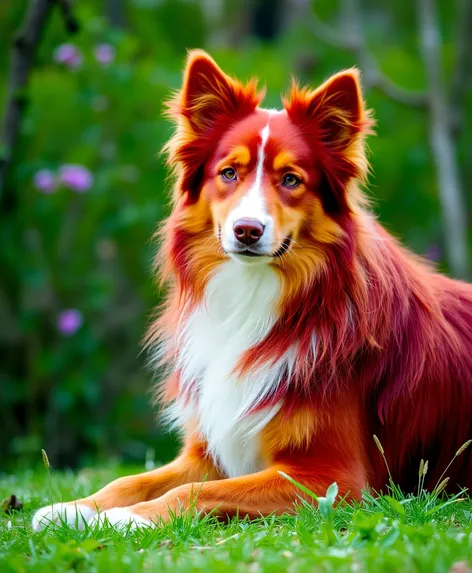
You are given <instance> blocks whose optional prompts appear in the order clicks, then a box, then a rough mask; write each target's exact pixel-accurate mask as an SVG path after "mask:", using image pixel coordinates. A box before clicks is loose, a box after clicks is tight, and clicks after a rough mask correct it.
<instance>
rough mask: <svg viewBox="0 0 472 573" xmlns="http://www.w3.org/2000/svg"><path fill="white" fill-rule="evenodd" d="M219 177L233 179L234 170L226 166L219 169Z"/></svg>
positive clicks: (234, 175) (227, 179) (234, 176)
mask: <svg viewBox="0 0 472 573" xmlns="http://www.w3.org/2000/svg"><path fill="white" fill-rule="evenodd" d="M221 177H223V179H225V180H226V181H234V180H235V179H236V171H235V170H234V169H233V168H232V167H226V169H223V171H221Z"/></svg>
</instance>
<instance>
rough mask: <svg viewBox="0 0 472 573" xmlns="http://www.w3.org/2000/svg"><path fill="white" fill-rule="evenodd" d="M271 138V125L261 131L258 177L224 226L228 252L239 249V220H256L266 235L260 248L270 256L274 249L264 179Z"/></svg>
mask: <svg viewBox="0 0 472 573" xmlns="http://www.w3.org/2000/svg"><path fill="white" fill-rule="evenodd" d="M269 136H270V129H269V123H267V125H266V126H265V127H264V128H263V129H262V130H261V132H260V137H261V143H260V145H259V147H258V150H257V164H256V176H255V178H254V182H253V184H252V185H251V188H250V189H249V190H248V191H247V193H245V195H244V196H243V197H242V198H241V200H240V202H239V203H238V204H237V206H236V207H235V208H234V209H233V210H232V211H231V212H230V213H229V215H228V218H227V219H226V221H225V224H224V226H223V233H222V245H223V248H224V249H225V250H227V251H230V252H231V251H232V250H233V249H234V248H237V247H238V245H237V243H238V241H237V240H236V239H235V237H234V232H233V226H234V223H235V222H236V221H237V220H238V219H245V218H250V219H256V220H257V221H259V222H260V223H261V224H262V225H263V226H264V233H263V235H262V237H261V239H260V240H259V241H258V248H259V249H260V250H261V251H262V252H264V253H266V254H270V252H271V249H272V238H273V227H274V223H273V219H272V217H271V216H270V214H269V212H268V211H267V206H266V201H265V198H264V190H263V178H264V161H265V148H266V144H267V141H268V139H269Z"/></svg>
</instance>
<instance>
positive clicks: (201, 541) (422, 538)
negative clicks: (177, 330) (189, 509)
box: [0, 468, 472, 573]
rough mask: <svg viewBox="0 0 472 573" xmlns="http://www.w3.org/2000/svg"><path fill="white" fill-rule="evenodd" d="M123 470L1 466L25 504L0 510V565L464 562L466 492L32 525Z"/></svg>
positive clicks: (430, 565) (470, 554) (469, 511)
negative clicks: (241, 514)
mask: <svg viewBox="0 0 472 573" xmlns="http://www.w3.org/2000/svg"><path fill="white" fill-rule="evenodd" d="M134 470H135V471H139V468H134ZM125 473H130V469H129V468H126V469H125V468H111V469H107V470H103V471H99V470H93V471H92V470H87V471H81V472H78V473H72V472H52V474H51V483H50V482H49V480H48V475H47V472H46V471H45V470H44V469H40V470H37V471H27V472H22V473H19V474H17V475H2V474H0V497H1V499H4V498H7V497H9V496H10V495H11V494H15V495H16V496H17V497H18V499H19V500H21V502H22V503H23V509H21V510H17V511H14V512H12V513H11V514H9V515H5V514H4V513H2V514H1V517H0V572H1V573H7V572H10V571H14V572H21V571H38V572H40V571H47V572H51V571H72V570H73V571H94V572H95V571H97V572H105V573H117V572H121V571H133V572H134V571H141V570H151V571H174V572H184V571H222V572H225V573H228V571H250V572H258V571H271V572H277V571H290V572H295V571H310V572H311V571H336V572H343V571H349V572H353V571H354V572H362V571H371V572H375V573H381V572H384V571H385V572H387V571H389V572H393V571H399V572H402V573H408V572H410V571H424V572H428V573H432V572H440V571H441V572H442V571H452V572H454V573H466V572H471V571H472V569H470V568H469V566H468V564H467V563H471V564H472V501H471V500H470V499H469V498H467V497H466V496H465V495H461V496H460V497H459V498H456V499H453V498H452V499H451V498H446V497H442V496H441V495H439V496H433V497H431V496H430V495H427V494H424V493H423V494H422V495H420V496H419V497H412V496H402V495H401V494H400V493H399V492H396V493H395V495H394V498H389V497H388V496H387V497H385V496H384V497H374V496H371V495H369V494H366V499H365V501H364V502H362V503H361V504H360V505H358V506H356V507H354V506H352V505H347V504H340V505H338V506H337V507H335V509H334V511H331V508H330V504H329V501H326V500H324V501H323V500H321V505H322V508H321V509H322V512H320V510H319V509H318V508H316V509H314V508H312V507H311V506H307V505H305V506H303V505H300V507H299V510H298V514H297V515H296V516H295V517H291V516H287V517H279V518H275V517H268V518H265V519H260V520H259V521H256V522H252V523H250V522H248V521H246V520H234V521H232V522H231V523H229V524H222V523H217V522H216V521H214V520H213V518H211V517H207V518H205V519H203V520H201V521H198V520H197V519H196V518H195V517H193V516H191V515H187V516H176V517H175V519H174V521H173V522H172V523H170V524H168V525H166V526H164V527H161V528H158V529H152V530H151V529H148V530H146V529H145V530H138V531H132V532H130V531H128V532H127V533H126V532H124V533H122V532H117V531H114V530H112V529H110V528H104V529H101V530H95V531H91V530H89V531H87V530H85V531H75V530H73V529H70V528H68V527H66V526H62V525H60V526H51V527H49V528H48V529H47V530H45V531H43V532H40V533H34V532H32V530H31V527H30V522H31V516H32V513H33V512H34V510H35V509H36V508H38V507H40V506H42V505H45V504H49V503H51V499H52V501H55V502H56V501H61V500H64V501H66V500H70V499H76V498H79V497H82V496H84V495H86V494H88V493H90V492H92V491H93V490H95V489H97V488H98V487H100V486H101V485H103V484H104V483H106V482H108V481H110V480H111V479H113V478H114V477H118V476H119V475H123V474H125ZM3 509H5V506H4V507H3ZM331 521H332V525H330V523H331Z"/></svg>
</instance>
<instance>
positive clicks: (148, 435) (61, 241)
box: [0, 0, 472, 470]
mask: <svg viewBox="0 0 472 573" xmlns="http://www.w3.org/2000/svg"><path fill="white" fill-rule="evenodd" d="M203 4H204V3H200V2H195V1H192V0H134V1H130V2H126V3H124V2H123V3H122V5H123V6H124V22H125V26H124V27H123V28H118V27H115V26H113V25H111V24H110V22H109V21H108V20H107V17H106V14H105V10H104V8H103V6H102V5H101V3H97V2H95V1H94V0H81V2H80V3H79V2H77V3H76V4H75V7H74V13H75V15H76V17H77V19H78V20H79V22H80V32H79V33H78V34H77V35H76V36H74V37H68V36H67V32H66V31H65V29H64V23H63V21H62V19H61V16H60V14H59V13H58V10H54V13H53V16H52V17H51V19H50V21H49V23H48V26H47V29H45V30H44V31H43V38H42V42H41V47H40V49H39V51H38V53H37V55H36V59H35V69H34V72H33V74H32V78H31V83H30V86H29V89H28V93H27V94H26V95H27V102H28V105H27V108H26V110H25V116H24V121H23V124H22V131H21V139H20V142H19V145H18V147H17V149H16V152H15V162H14V165H13V168H12V170H11V172H10V175H9V184H10V185H12V186H13V187H14V190H15V197H16V200H15V201H16V204H15V208H14V209H13V210H12V211H9V212H1V213H0V240H1V249H0V267H1V269H2V271H1V280H0V357H1V361H0V429H1V431H2V440H1V442H0V470H1V469H3V468H4V467H6V466H7V464H9V463H15V464H16V465H18V464H29V463H31V460H32V459H39V455H40V448H41V447H44V448H45V449H46V450H47V451H48V453H49V456H50V458H51V459H52V460H53V462H54V463H56V465H62V464H72V465H74V464H84V463H87V462H89V461H91V460H92V459H96V458H97V457H98V458H102V457H105V456H106V457H109V456H110V455H112V456H116V457H119V458H121V459H123V458H124V459H129V460H142V459H143V458H144V457H145V455H146V451H148V449H149V448H150V447H153V448H155V449H156V452H157V453H156V458H157V459H158V460H162V461H163V460H166V459H168V458H170V457H171V455H172V453H173V449H174V447H175V444H174V442H172V441H169V439H168V438H166V437H165V435H164V434H163V430H162V428H161V427H160V426H159V424H158V423H156V421H155V417H156V413H155V411H153V409H152V407H151V405H150V402H151V400H150V394H149V388H150V386H151V381H152V376H151V374H150V373H148V372H147V371H146V369H145V367H144V366H145V357H144V356H142V355H141V354H140V350H141V346H140V341H141V338H142V335H143V333H144V331H145V328H146V322H147V320H148V317H149V315H150V313H151V310H152V308H153V307H154V306H155V305H156V303H158V298H159V295H158V293H157V290H156V288H155V287H154V284H153V281H152V277H151V263H152V257H153V253H154V250H155V245H154V244H153V242H152V241H151V237H152V235H153V233H154V231H155V229H156V227H157V224H158V222H159V221H160V220H161V219H162V218H163V216H164V215H165V213H166V210H167V208H166V202H167V200H166V197H167V191H168V189H167V188H166V187H167V184H166V175H167V174H166V171H165V168H164V165H163V162H162V159H161V158H160V157H159V156H158V155H157V152H158V151H159V150H160V149H161V147H162V145H163V144H164V142H165V141H166V140H167V139H168V137H169V135H170V129H171V128H170V125H169V124H168V122H167V121H166V120H164V118H163V117H162V108H163V102H164V101H165V99H166V98H167V97H168V96H169V95H170V93H171V90H172V89H175V88H176V87H178V85H179V82H180V78H181V75H180V74H181V68H182V64H183V60H184V57H185V51H186V49H188V48H192V47H204V48H207V49H209V50H210V51H211V52H212V54H213V55H214V57H215V58H216V60H217V61H218V63H219V64H220V65H221V66H222V67H223V69H225V70H226V71H228V72H230V73H232V74H235V75H237V76H238V77H239V78H241V79H247V78H249V77H250V76H252V75H256V76H260V77H261V79H262V81H263V82H265V83H266V84H267V88H268V96H267V98H266V102H265V105H266V106H267V107H279V106H280V96H279V94H280V92H284V91H286V90H287V88H288V86H289V82H290V76H291V75H292V74H294V75H296V76H298V77H299V78H300V79H301V80H302V81H303V82H307V83H312V84H315V85H316V84H317V83H319V82H320V81H322V80H323V79H325V78H326V77H327V76H328V75H329V74H331V73H333V72H335V71H337V70H339V69H341V68H344V67H347V66H351V65H354V64H356V61H355V59H354V57H353V56H352V55H351V54H348V53H346V52H344V51H342V50H339V49H336V48H335V47H330V46H327V45H325V44H324V43H323V42H321V41H319V40H318V39H317V38H316V37H315V36H314V35H313V33H312V31H311V30H310V26H309V22H307V21H300V20H296V19H295V20H291V21H287V22H283V23H282V25H280V26H279V27H278V29H277V30H276V35H275V36H276V37H275V38H272V39H270V40H266V41H262V40H261V39H260V38H258V37H256V35H255V34H254V33H251V30H252V31H253V28H251V25H249V26H246V27H244V26H240V25H239V23H238V22H239V20H238V18H240V11H241V5H242V4H243V3H237V2H233V1H228V2H226V3H223V4H224V9H223V10H222V11H221V13H220V14H219V16H218V18H216V19H215V18H209V17H208V12H205V11H204V10H203V7H202V5H203ZM255 4H257V2H255ZM266 4H267V3H266ZM278 4H280V3H278ZM440 5H441V15H442V25H443V30H442V31H443V34H444V58H445V62H446V65H447V69H448V73H449V72H450V70H451V66H452V62H453V51H454V25H453V24H454V21H453V14H452V13H451V10H450V9H449V7H448V6H449V5H448V3H447V2H446V0H444V1H442V2H441V3H440ZM210 6H211V3H210ZM25 8H26V2H25V1H18V2H16V1H15V3H14V5H13V3H8V2H7V3H2V4H1V5H0V32H1V33H0V101H2V102H3V101H4V97H5V93H6V85H7V74H8V66H9V62H8V59H9V51H10V42H11V38H12V36H13V32H14V30H16V29H17V28H18V25H19V23H20V21H21V19H22V16H23V14H24V10H25ZM365 8H366V11H365V17H366V30H367V33H368V43H369V45H370V46H371V47H372V51H373V52H374V53H375V56H376V58H377V59H378V61H379V63H380V66H381V68H382V70H383V71H384V72H385V73H387V74H388V75H389V76H390V77H391V78H392V79H394V80H395V81H396V82H398V83H399V84H401V85H403V86H405V87H409V88H411V89H415V88H422V87H424V71H423V67H422V64H421V59H420V57H419V54H418V49H417V30H416V24H415V18H414V16H413V15H412V8H411V3H410V2H408V1H407V0H401V1H399V2H396V3H395V4H391V5H389V6H388V8H386V7H384V8H380V7H379V5H378V3H376V2H374V1H373V0H370V2H366V3H365ZM316 9H317V13H318V16H319V17H320V18H322V19H324V20H327V21H333V22H336V11H337V7H336V5H335V3H333V2H330V1H328V0H323V1H319V2H317V3H316ZM210 12H211V10H210ZM224 31H226V32H227V33H226V35H225V36H224V37H225V38H226V40H225V41H223V40H222V39H221V34H222V32H224ZM260 35H263V34H259V36H260ZM219 36H220V37H219ZM218 38H219V39H218ZM65 42H72V43H73V44H74V45H75V46H76V47H77V49H78V50H80V53H81V54H82V57H83V62H82V64H81V65H80V66H79V67H78V68H77V69H75V70H71V69H69V68H68V67H67V66H65V65H60V64H58V63H57V62H56V61H55V60H54V53H55V50H56V48H57V46H59V45H61V44H63V43H65ZM102 43H106V44H110V45H111V46H113V47H114V48H115V50H116V55H115V58H114V60H113V61H112V62H111V63H110V64H109V65H102V64H100V63H99V62H97V60H96V57H95V52H94V50H95V48H96V46H97V45H98V44H102ZM366 98H367V100H368V104H369V106H370V107H371V108H373V109H374V112H375V117H376V118H377V120H378V129H377V133H378V135H377V136H376V137H373V138H371V140H370V147H371V151H372V153H371V159H372V166H373V176H372V178H371V185H370V194H371V196H372V197H373V200H374V205H375V210H376V211H377V213H378V214H379V217H380V219H381V221H382V222H383V223H385V224H386V225H387V227H388V228H389V229H390V230H392V231H393V232H394V233H395V234H397V235H398V236H400V237H401V238H402V239H403V240H404V241H405V242H406V243H407V244H408V245H409V246H411V247H412V248H413V249H414V250H416V251H417V252H420V253H426V252H428V251H431V252H432V253H433V252H434V254H435V256H437V255H438V253H439V254H440V252H441V227H440V225H441V213H440V210H439V202H438V194H437V186H436V182H435V172H434V166H433V164H432V160H431V156H430V151H429V146H428V123H427V116H426V114H425V113H424V112H422V111H418V110H417V109H412V108H408V107H405V106H402V105H400V104H398V103H395V102H393V101H391V100H390V99H388V98H387V97H386V96H384V95H383V94H381V93H379V92H377V91H375V90H372V91H370V92H369V93H367V94H366ZM471 100H472V98H471V95H470V94H469V95H468V102H467V110H466V111H467V113H466V120H467V121H466V122H465V123H466V127H465V128H464V130H463V132H462V135H461V140H460V142H459V146H458V149H459V154H460V159H461V169H462V178H463V182H464V187H465V188H466V189H467V188H468V187H469V186H470V182H471V181H472V147H471V146H470V145H467V141H468V140H470V136H471V133H470V129H471V127H470V126H471V125H472V122H471V121H470V119H471V115H472V101H471ZM64 164H78V165H82V166H84V167H86V168H87V169H88V170H89V171H90V172H91V174H92V176H93V184H92V185H91V187H90V189H89V190H87V191H86V192H82V193H78V192H75V191H73V190H71V189H69V188H66V187H65V186H64V185H59V187H58V188H57V190H56V191H55V192H53V193H43V192H41V191H39V190H38V189H37V188H36V187H35V185H34V184H33V181H34V176H35V174H36V173H37V172H38V171H39V170H41V169H48V170H51V171H52V172H53V173H55V174H57V173H58V171H59V170H60V168H61V166H62V165H64ZM467 200H468V202H469V212H470V209H471V207H472V205H471V203H472V202H471V197H470V194H468V195H467ZM439 256H440V255H439ZM443 262H444V261H443ZM64 309H77V310H78V311H79V312H80V313H81V317H82V324H81V325H80V327H79V328H78V329H77V330H76V332H73V333H69V334H68V335H66V334H64V333H63V332H61V328H58V324H57V321H58V316H59V315H60V313H61V312H62V311H63V310H64Z"/></svg>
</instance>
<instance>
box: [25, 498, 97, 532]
mask: <svg viewBox="0 0 472 573" xmlns="http://www.w3.org/2000/svg"><path fill="white" fill-rule="evenodd" d="M95 513H96V511H95V510H93V509H90V507H87V506H86V505H81V504H78V505H77V504H75V503H55V504H53V505H47V506H46V507H42V508H41V509H39V510H38V511H37V512H36V513H35V514H34V517H33V523H32V527H33V531H41V530H42V529H44V528H45V527H47V526H48V525H49V524H50V523H67V525H70V526H72V527H76V528H77V529H83V528H84V525H85V524H86V523H87V521H89V519H90V518H91V517H92V516H93V515H95Z"/></svg>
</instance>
